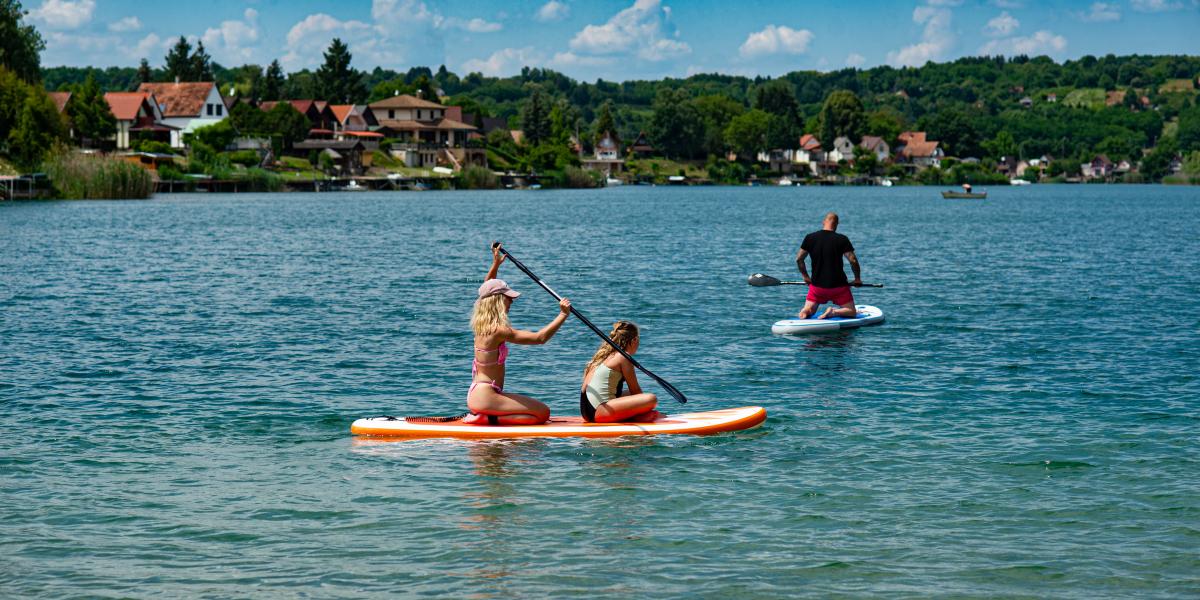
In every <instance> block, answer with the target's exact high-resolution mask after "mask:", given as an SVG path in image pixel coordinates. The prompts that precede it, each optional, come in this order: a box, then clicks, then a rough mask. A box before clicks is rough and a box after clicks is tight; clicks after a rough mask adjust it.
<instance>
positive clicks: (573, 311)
mask: <svg viewBox="0 0 1200 600" xmlns="http://www.w3.org/2000/svg"><path fill="white" fill-rule="evenodd" d="M497 246H500V243H499V242H493V243H492V247H493V248H495V247H497ZM500 252H502V253H503V254H504V256H507V257H508V260H509V262H511V263H512V264H513V266H515V267H516V268H518V269H520V270H521V271H522V272H524V273H525V274H526V275H528V276H529V278H530V279H532V280H533V282H534V283H536V284H538V285H539V286H541V287H542V289H543V290H546V291H547V292H550V295H551V296H554V297H555V298H556V299H558V300H559V301H561V300H562V296H559V295H558V292H556V291H554V290H552V289H550V286H548V285H546V282H544V281H542V280H541V278H539V277H538V276H537V275H534V274H533V271H530V270H529V269H528V268H527V267H526V266H525V265H523V264H521V261H519V260H517V259H516V257H514V256H513V255H512V254H511V253H509V251H508V250H505V249H504V247H503V246H500ZM571 314H573V315H575V316H576V317H579V320H580V321H583V324H584V325H587V326H588V328H589V329H591V330H592V331H594V332H595V333H596V335H598V336H600V339H602V340H604V341H605V342H608V345H609V346H612V347H613V349H614V350H616V351H617V352H620V353H621V356H624V357H625V358H627V359H629V362H630V363H631V364H633V366H635V367H637V369H638V370H639V371H641V372H643V373H645V374H646V375H649V376H650V378H651V379H653V380H654V381H656V382H658V385H661V386H662V388H663V389H664V390H667V393H668V394H671V396H673V397H674V398H675V399H676V400H678V401H679V403H680V404H686V403H687V397H685V396H684V395H683V392H681V391H679V390H677V389H675V386H673V385H671V384H670V383H668V382H667V380H665V379H663V378H662V377H659V376H658V375H655V374H654V373H651V372H650V371H648V370H647V369H646V367H643V366H642V365H641V363H639V362H638V361H637V360H635V359H634V358H633V357H632V356H630V355H629V353H628V352H626V351H625V350H623V349H621V347H620V346H618V345H617V344H616V342H613V341H612V340H611V339H609V337H608V336H607V335H604V332H603V331H600V329H599V328H597V327H596V326H595V325H593V324H592V322H591V321H589V320H588V318H587V317H585V316H583V313H581V312H579V311H578V310H577V309H576V308H575V307H574V306H571Z"/></svg>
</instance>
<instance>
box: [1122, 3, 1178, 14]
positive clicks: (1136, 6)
mask: <svg viewBox="0 0 1200 600" xmlns="http://www.w3.org/2000/svg"><path fill="white" fill-rule="evenodd" d="M1130 5H1131V6H1133V10H1136V11H1138V12H1166V11H1170V10H1179V9H1181V8H1183V3H1182V2H1172V1H1170V0H1132V1H1131V2H1130Z"/></svg>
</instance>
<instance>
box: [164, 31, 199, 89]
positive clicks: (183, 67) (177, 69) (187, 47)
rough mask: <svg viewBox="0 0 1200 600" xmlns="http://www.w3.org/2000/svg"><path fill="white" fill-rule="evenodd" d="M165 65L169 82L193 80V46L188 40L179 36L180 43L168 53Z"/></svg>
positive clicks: (176, 43)
mask: <svg viewBox="0 0 1200 600" xmlns="http://www.w3.org/2000/svg"><path fill="white" fill-rule="evenodd" d="M163 64H164V65H165V68H166V73H165V75H166V77H167V80H168V81H173V80H176V79H178V80H179V81H191V80H192V72H193V71H192V45H191V44H189V43H188V41H187V38H185V37H183V36H182V35H181V36H179V41H177V42H175V45H174V46H171V49H170V50H168V51H167V56H166V57H165V58H164V59H163Z"/></svg>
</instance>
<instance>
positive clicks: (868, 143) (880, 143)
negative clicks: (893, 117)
mask: <svg viewBox="0 0 1200 600" xmlns="http://www.w3.org/2000/svg"><path fill="white" fill-rule="evenodd" d="M858 145H859V146H862V147H863V148H866V149H867V150H870V151H871V152H874V153H875V158H876V159H878V160H879V162H886V161H887V159H888V158H891V156H892V150H891V148H889V147H888V143H887V142H885V141H884V140H883V138H881V137H878V136H874V135H864V136H863V137H862V141H861V142H859V144H858Z"/></svg>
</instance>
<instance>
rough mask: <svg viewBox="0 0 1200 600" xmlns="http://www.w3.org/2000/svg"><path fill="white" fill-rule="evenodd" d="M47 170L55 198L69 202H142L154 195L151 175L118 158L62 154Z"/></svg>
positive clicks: (51, 160)
mask: <svg viewBox="0 0 1200 600" xmlns="http://www.w3.org/2000/svg"><path fill="white" fill-rule="evenodd" d="M45 168H46V174H47V175H48V176H49V177H50V181H51V183H52V184H53V186H54V190H55V193H56V195H57V196H58V197H59V198H63V199H66V200H121V199H129V200H141V199H145V198H149V197H150V194H152V193H153V192H154V180H153V178H152V177H151V176H150V172H149V171H147V170H146V169H143V168H142V167H139V166H137V165H135V164H133V163H130V162H128V161H124V160H121V159H119V158H112V157H109V156H102V155H98V154H78V153H74V152H61V153H58V154H56V155H54V156H53V157H51V158H50V160H48V161H46V164H45Z"/></svg>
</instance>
